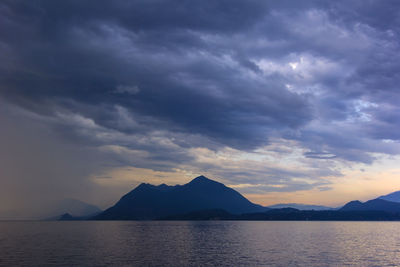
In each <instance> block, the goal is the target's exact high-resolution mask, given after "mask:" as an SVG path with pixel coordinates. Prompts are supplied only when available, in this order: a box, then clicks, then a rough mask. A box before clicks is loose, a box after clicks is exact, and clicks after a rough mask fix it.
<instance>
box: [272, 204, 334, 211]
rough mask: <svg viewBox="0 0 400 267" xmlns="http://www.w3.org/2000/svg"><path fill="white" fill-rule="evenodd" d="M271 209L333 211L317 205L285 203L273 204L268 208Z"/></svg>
mask: <svg viewBox="0 0 400 267" xmlns="http://www.w3.org/2000/svg"><path fill="white" fill-rule="evenodd" d="M268 208H271V209H282V208H294V209H298V210H333V209H334V208H331V207H326V206H319V205H307V204H298V203H286V204H275V205H271V206H268Z"/></svg>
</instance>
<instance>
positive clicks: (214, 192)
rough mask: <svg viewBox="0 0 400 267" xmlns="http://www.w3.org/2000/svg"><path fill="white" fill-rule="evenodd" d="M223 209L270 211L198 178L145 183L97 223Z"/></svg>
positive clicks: (229, 189) (230, 190)
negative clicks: (176, 182)
mask: <svg viewBox="0 0 400 267" xmlns="http://www.w3.org/2000/svg"><path fill="white" fill-rule="evenodd" d="M217 209H222V210H225V211H227V212H229V213H232V214H241V213H250V212H261V211H265V210H267V208H264V207H262V206H260V205H257V204H254V203H252V202H250V201H249V200H247V199H246V198H245V197H243V196H242V195H241V194H240V193H238V192H237V191H235V190H233V189H231V188H229V187H226V186H225V185H224V184H222V183H219V182H216V181H213V180H210V179H208V178H206V177H204V176H199V177H197V178H195V179H193V180H192V181H191V182H189V183H187V184H185V185H176V186H168V185H165V184H162V185H159V186H155V185H151V184H145V183H142V184H140V185H139V186H138V187H136V188H135V189H133V190H132V191H131V192H129V193H128V194H126V195H125V196H123V197H122V198H121V199H120V200H119V201H118V202H117V203H116V204H115V205H114V206H112V207H111V208H109V209H107V210H105V211H104V212H102V213H101V214H99V215H97V216H94V217H93V219H95V220H151V219H158V218H162V217H166V216H172V215H175V214H184V213H189V212H193V211H199V210H217Z"/></svg>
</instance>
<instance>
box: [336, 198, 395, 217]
mask: <svg viewBox="0 0 400 267" xmlns="http://www.w3.org/2000/svg"><path fill="white" fill-rule="evenodd" d="M339 210H341V211H385V212H393V213H400V203H397V202H392V201H387V200H383V199H380V198H377V199H372V200H368V201H366V202H360V201H358V200H355V201H350V202H349V203H347V204H346V205H344V206H343V207H342V208H340V209H339Z"/></svg>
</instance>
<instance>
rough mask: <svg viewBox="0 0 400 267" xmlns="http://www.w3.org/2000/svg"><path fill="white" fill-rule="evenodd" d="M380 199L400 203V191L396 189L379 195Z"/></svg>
mask: <svg viewBox="0 0 400 267" xmlns="http://www.w3.org/2000/svg"><path fill="white" fill-rule="evenodd" d="M379 199H383V200H387V201H392V202H399V203H400V191H396V192H393V193H390V194H387V195H384V196H381V197H379Z"/></svg>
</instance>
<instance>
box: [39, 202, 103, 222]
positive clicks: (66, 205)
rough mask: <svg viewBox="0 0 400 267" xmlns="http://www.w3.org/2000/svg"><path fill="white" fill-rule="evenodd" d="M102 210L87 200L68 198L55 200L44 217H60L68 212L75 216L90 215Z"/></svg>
mask: <svg viewBox="0 0 400 267" xmlns="http://www.w3.org/2000/svg"><path fill="white" fill-rule="evenodd" d="M101 212H102V210H101V209H100V208H98V207H96V206H94V205H91V204H88V203H86V202H83V201H80V200H77V199H72V198H66V199H63V200H61V201H58V202H55V203H53V204H52V205H51V207H50V208H48V210H47V211H45V214H44V215H42V218H47V219H56V220H57V219H58V218H59V217H60V216H61V215H63V214H68V215H70V216H73V217H89V216H94V215H97V214H99V213H101Z"/></svg>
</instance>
